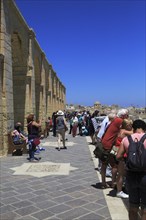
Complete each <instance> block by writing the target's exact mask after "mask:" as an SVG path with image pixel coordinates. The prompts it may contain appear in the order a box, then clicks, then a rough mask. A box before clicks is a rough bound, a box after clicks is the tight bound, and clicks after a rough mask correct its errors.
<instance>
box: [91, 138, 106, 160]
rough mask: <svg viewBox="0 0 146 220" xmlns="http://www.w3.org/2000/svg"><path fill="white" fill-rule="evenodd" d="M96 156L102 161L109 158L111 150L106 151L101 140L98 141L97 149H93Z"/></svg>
mask: <svg viewBox="0 0 146 220" xmlns="http://www.w3.org/2000/svg"><path fill="white" fill-rule="evenodd" d="M93 153H94V154H95V156H96V157H97V158H99V159H100V160H101V161H103V162H106V161H108V160H109V151H106V150H105V149H104V147H103V145H102V143H101V142H100V141H97V143H96V147H95V150H94V151H93Z"/></svg>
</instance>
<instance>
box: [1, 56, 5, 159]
mask: <svg viewBox="0 0 146 220" xmlns="http://www.w3.org/2000/svg"><path fill="white" fill-rule="evenodd" d="M3 66H4V56H3V55H2V54H0V155H3V154H4V152H3V150H4V138H3V129H4V127H3V114H2V113H3V100H2V97H3Z"/></svg>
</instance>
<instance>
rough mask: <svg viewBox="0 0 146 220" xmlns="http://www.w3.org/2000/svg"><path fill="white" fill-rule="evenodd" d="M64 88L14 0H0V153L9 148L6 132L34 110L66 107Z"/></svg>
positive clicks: (40, 113)
mask: <svg viewBox="0 0 146 220" xmlns="http://www.w3.org/2000/svg"><path fill="white" fill-rule="evenodd" d="M65 96H66V88H65V86H64V85H63V84H62V82H61V81H60V80H59V78H58V77H57V74H56V73H55V71H54V70H53V67H52V65H51V64H50V63H49V62H48V61H47V59H46V57H45V53H44V52H43V51H42V50H41V47H40V45H39V44H38V42H37V40H36V37H35V33H34V31H33V30H32V29H30V28H29V27H28V25H27V23H26V22H25V20H24V18H23V17H22V15H21V13H20V11H19V10H18V8H17V6H16V4H15V2H14V1H13V0H8V1H5V0H0V155H6V154H7V150H8V144H7V134H8V132H9V131H10V130H12V129H13V127H14V124H15V123H16V122H17V121H20V122H21V123H22V125H23V128H24V130H25V129H26V117H27V115H28V114H29V113H32V112H33V113H34V114H35V115H36V119H42V124H43V126H44V125H45V120H46V117H48V116H51V115H52V113H53V112H54V111H57V110H58V109H62V110H64V109H65V101H66V100H65Z"/></svg>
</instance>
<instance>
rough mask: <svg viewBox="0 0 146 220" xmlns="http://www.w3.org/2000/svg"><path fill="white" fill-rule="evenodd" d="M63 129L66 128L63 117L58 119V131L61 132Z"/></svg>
mask: <svg viewBox="0 0 146 220" xmlns="http://www.w3.org/2000/svg"><path fill="white" fill-rule="evenodd" d="M63 128H65V124H64V119H63V117H58V118H57V119H56V129H57V130H60V129H63Z"/></svg>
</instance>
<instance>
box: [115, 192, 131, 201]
mask: <svg viewBox="0 0 146 220" xmlns="http://www.w3.org/2000/svg"><path fill="white" fill-rule="evenodd" d="M117 197H118V198H121V199H128V198H129V195H128V194H126V193H124V192H123V191H121V192H118V193H117Z"/></svg>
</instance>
